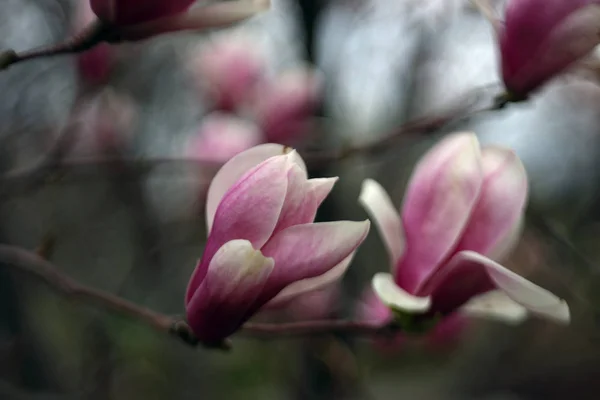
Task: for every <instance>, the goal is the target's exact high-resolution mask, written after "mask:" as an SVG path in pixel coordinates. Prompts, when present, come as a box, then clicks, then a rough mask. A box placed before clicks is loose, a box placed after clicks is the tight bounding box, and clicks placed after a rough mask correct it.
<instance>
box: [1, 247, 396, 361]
mask: <svg viewBox="0 0 600 400" xmlns="http://www.w3.org/2000/svg"><path fill="white" fill-rule="evenodd" d="M0 264H2V265H3V266H6V267H12V268H13V269H14V270H15V271H17V272H22V273H26V274H27V275H29V276H31V277H34V278H36V279H37V280H39V281H41V282H43V283H45V284H46V285H48V286H49V287H51V288H52V289H54V290H56V291H58V292H60V293H61V294H62V295H64V296H65V297H66V298H68V299H70V300H73V301H80V302H82V303H87V304H91V305H94V306H97V307H100V308H103V309H105V310H107V311H110V312H114V313H116V314H119V315H122V316H125V317H129V318H133V319H136V320H138V321H141V322H143V323H145V324H147V325H148V326H150V327H152V328H154V329H156V330H157V331H160V332H165V333H169V334H171V335H173V336H175V337H177V338H178V339H180V340H182V341H183V342H184V343H186V344H188V345H190V346H196V345H198V344H199V340H198V339H197V338H196V336H195V335H194V333H193V332H192V329H191V328H190V326H189V325H188V324H187V323H186V322H185V321H183V320H182V319H181V318H177V317H172V316H169V315H165V314H161V313H159V312H156V311H153V310H150V309H148V308H145V307H142V306H140V305H137V304H135V303H132V302H130V301H127V300H125V299H123V298H121V297H118V296H115V295H113V294H111V293H107V292H104V291H102V290H98V289H94V288H90V287H88V286H85V285H82V284H81V283H79V282H77V281H75V280H74V279H73V278H71V277H69V276H67V275H66V274H64V273H62V272H60V271H59V270H58V269H57V268H56V267H55V266H54V265H53V264H52V263H50V262H49V261H47V260H45V259H44V258H42V257H40V256H38V255H37V254H35V253H34V252H30V251H28V250H24V249H22V248H19V247H16V246H11V245H5V244H0ZM397 331H398V328H397V327H396V326H393V325H386V326H374V325H371V324H368V323H365V322H356V321H344V320H331V321H307V322H293V323H286V324H268V323H247V324H246V325H244V326H243V328H242V330H241V332H242V333H244V334H246V335H247V336H251V337H258V338H263V339H267V338H270V339H274V338H281V337H292V336H307V335H325V334H334V333H346V334H350V335H359V336H363V335H389V334H393V333H394V332H397ZM207 347H211V348H220V349H228V348H229V343H228V342H227V341H225V342H223V343H219V344H209V345H208V346H207Z"/></svg>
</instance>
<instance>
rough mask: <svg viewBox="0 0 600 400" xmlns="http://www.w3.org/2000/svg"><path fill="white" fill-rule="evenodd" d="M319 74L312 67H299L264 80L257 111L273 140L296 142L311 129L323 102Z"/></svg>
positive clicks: (260, 122)
mask: <svg viewBox="0 0 600 400" xmlns="http://www.w3.org/2000/svg"><path fill="white" fill-rule="evenodd" d="M319 78H320V77H319V76H318V74H317V73H316V72H315V71H314V70H312V69H298V70H292V71H288V72H285V73H283V74H282V75H281V76H279V77H278V78H277V79H275V80H272V81H269V82H265V83H264V84H263V89H262V90H260V91H259V92H258V93H257V96H256V99H255V103H256V106H255V107H254V113H255V114H254V115H255V118H256V121H257V124H258V125H259V126H260V127H261V129H262V131H263V132H264V134H265V136H266V137H267V140H268V141H269V142H275V143H283V144H293V143H294V142H295V140H297V139H298V138H300V137H301V136H302V135H303V134H305V133H306V132H308V131H309V126H310V124H311V122H312V119H311V118H312V116H313V115H314V113H315V110H316V107H317V106H318V103H319V97H320V89H321V84H320V79H319Z"/></svg>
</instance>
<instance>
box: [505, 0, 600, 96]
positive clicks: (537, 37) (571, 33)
mask: <svg viewBox="0 0 600 400" xmlns="http://www.w3.org/2000/svg"><path fill="white" fill-rule="evenodd" d="M599 30H600V4H599V2H598V1H597V0H553V1H548V0H509V2H508V5H507V8H506V15H505V22H504V24H503V25H502V26H501V27H500V28H499V32H498V35H499V41H500V53H501V57H502V77H503V79H504V83H505V85H506V88H507V89H508V90H509V92H510V94H511V95H512V96H513V97H516V98H523V97H526V96H527V95H528V94H529V93H530V92H531V91H533V90H535V89H537V88H538V87H539V86H541V85H542V84H544V83H545V82H546V81H548V80H549V79H551V78H552V77H554V76H555V75H557V74H559V73H561V72H563V71H564V70H565V69H566V68H568V67H569V66H571V65H572V64H573V63H574V62H576V61H577V60H579V59H580V58H582V57H583V56H585V55H586V54H588V53H589V52H590V51H591V50H592V49H593V48H594V47H595V46H596V45H597V44H598V43H600V35H598V31H599Z"/></svg>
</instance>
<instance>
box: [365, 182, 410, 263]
mask: <svg viewBox="0 0 600 400" xmlns="http://www.w3.org/2000/svg"><path fill="white" fill-rule="evenodd" d="M358 201H359V203H360V204H361V205H362V206H363V207H364V208H365V210H367V212H368V213H369V215H370V216H371V218H373V220H374V221H375V226H377V229H378V230H379V234H380V235H381V237H382V238H383V242H384V243H385V247H386V248H387V251H388V255H389V257H390V264H391V265H392V267H393V266H395V265H396V264H398V262H399V261H400V258H401V257H402V255H403V254H404V245H405V243H404V229H403V228H402V221H400V214H399V213H398V211H396V207H394V204H393V203H392V200H391V199H390V197H389V196H388V194H387V193H386V191H385V189H384V188H383V187H382V186H381V185H380V184H379V183H377V182H375V181H374V180H372V179H366V180H365V181H364V182H363V184H362V189H361V192H360V196H359V198H358Z"/></svg>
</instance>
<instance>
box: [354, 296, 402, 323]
mask: <svg viewBox="0 0 600 400" xmlns="http://www.w3.org/2000/svg"><path fill="white" fill-rule="evenodd" d="M357 313H358V320H359V321H364V322H369V323H372V324H373V325H377V326H383V325H387V324H389V323H390V322H391V320H392V318H393V317H394V316H393V314H392V310H391V309H390V308H389V307H388V306H386V305H385V304H384V303H383V302H382V301H381V300H380V299H379V296H377V294H376V293H375V291H373V289H371V288H369V289H367V290H366V291H365V293H364V294H363V295H362V297H361V301H360V302H359V305H358V310H357Z"/></svg>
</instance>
